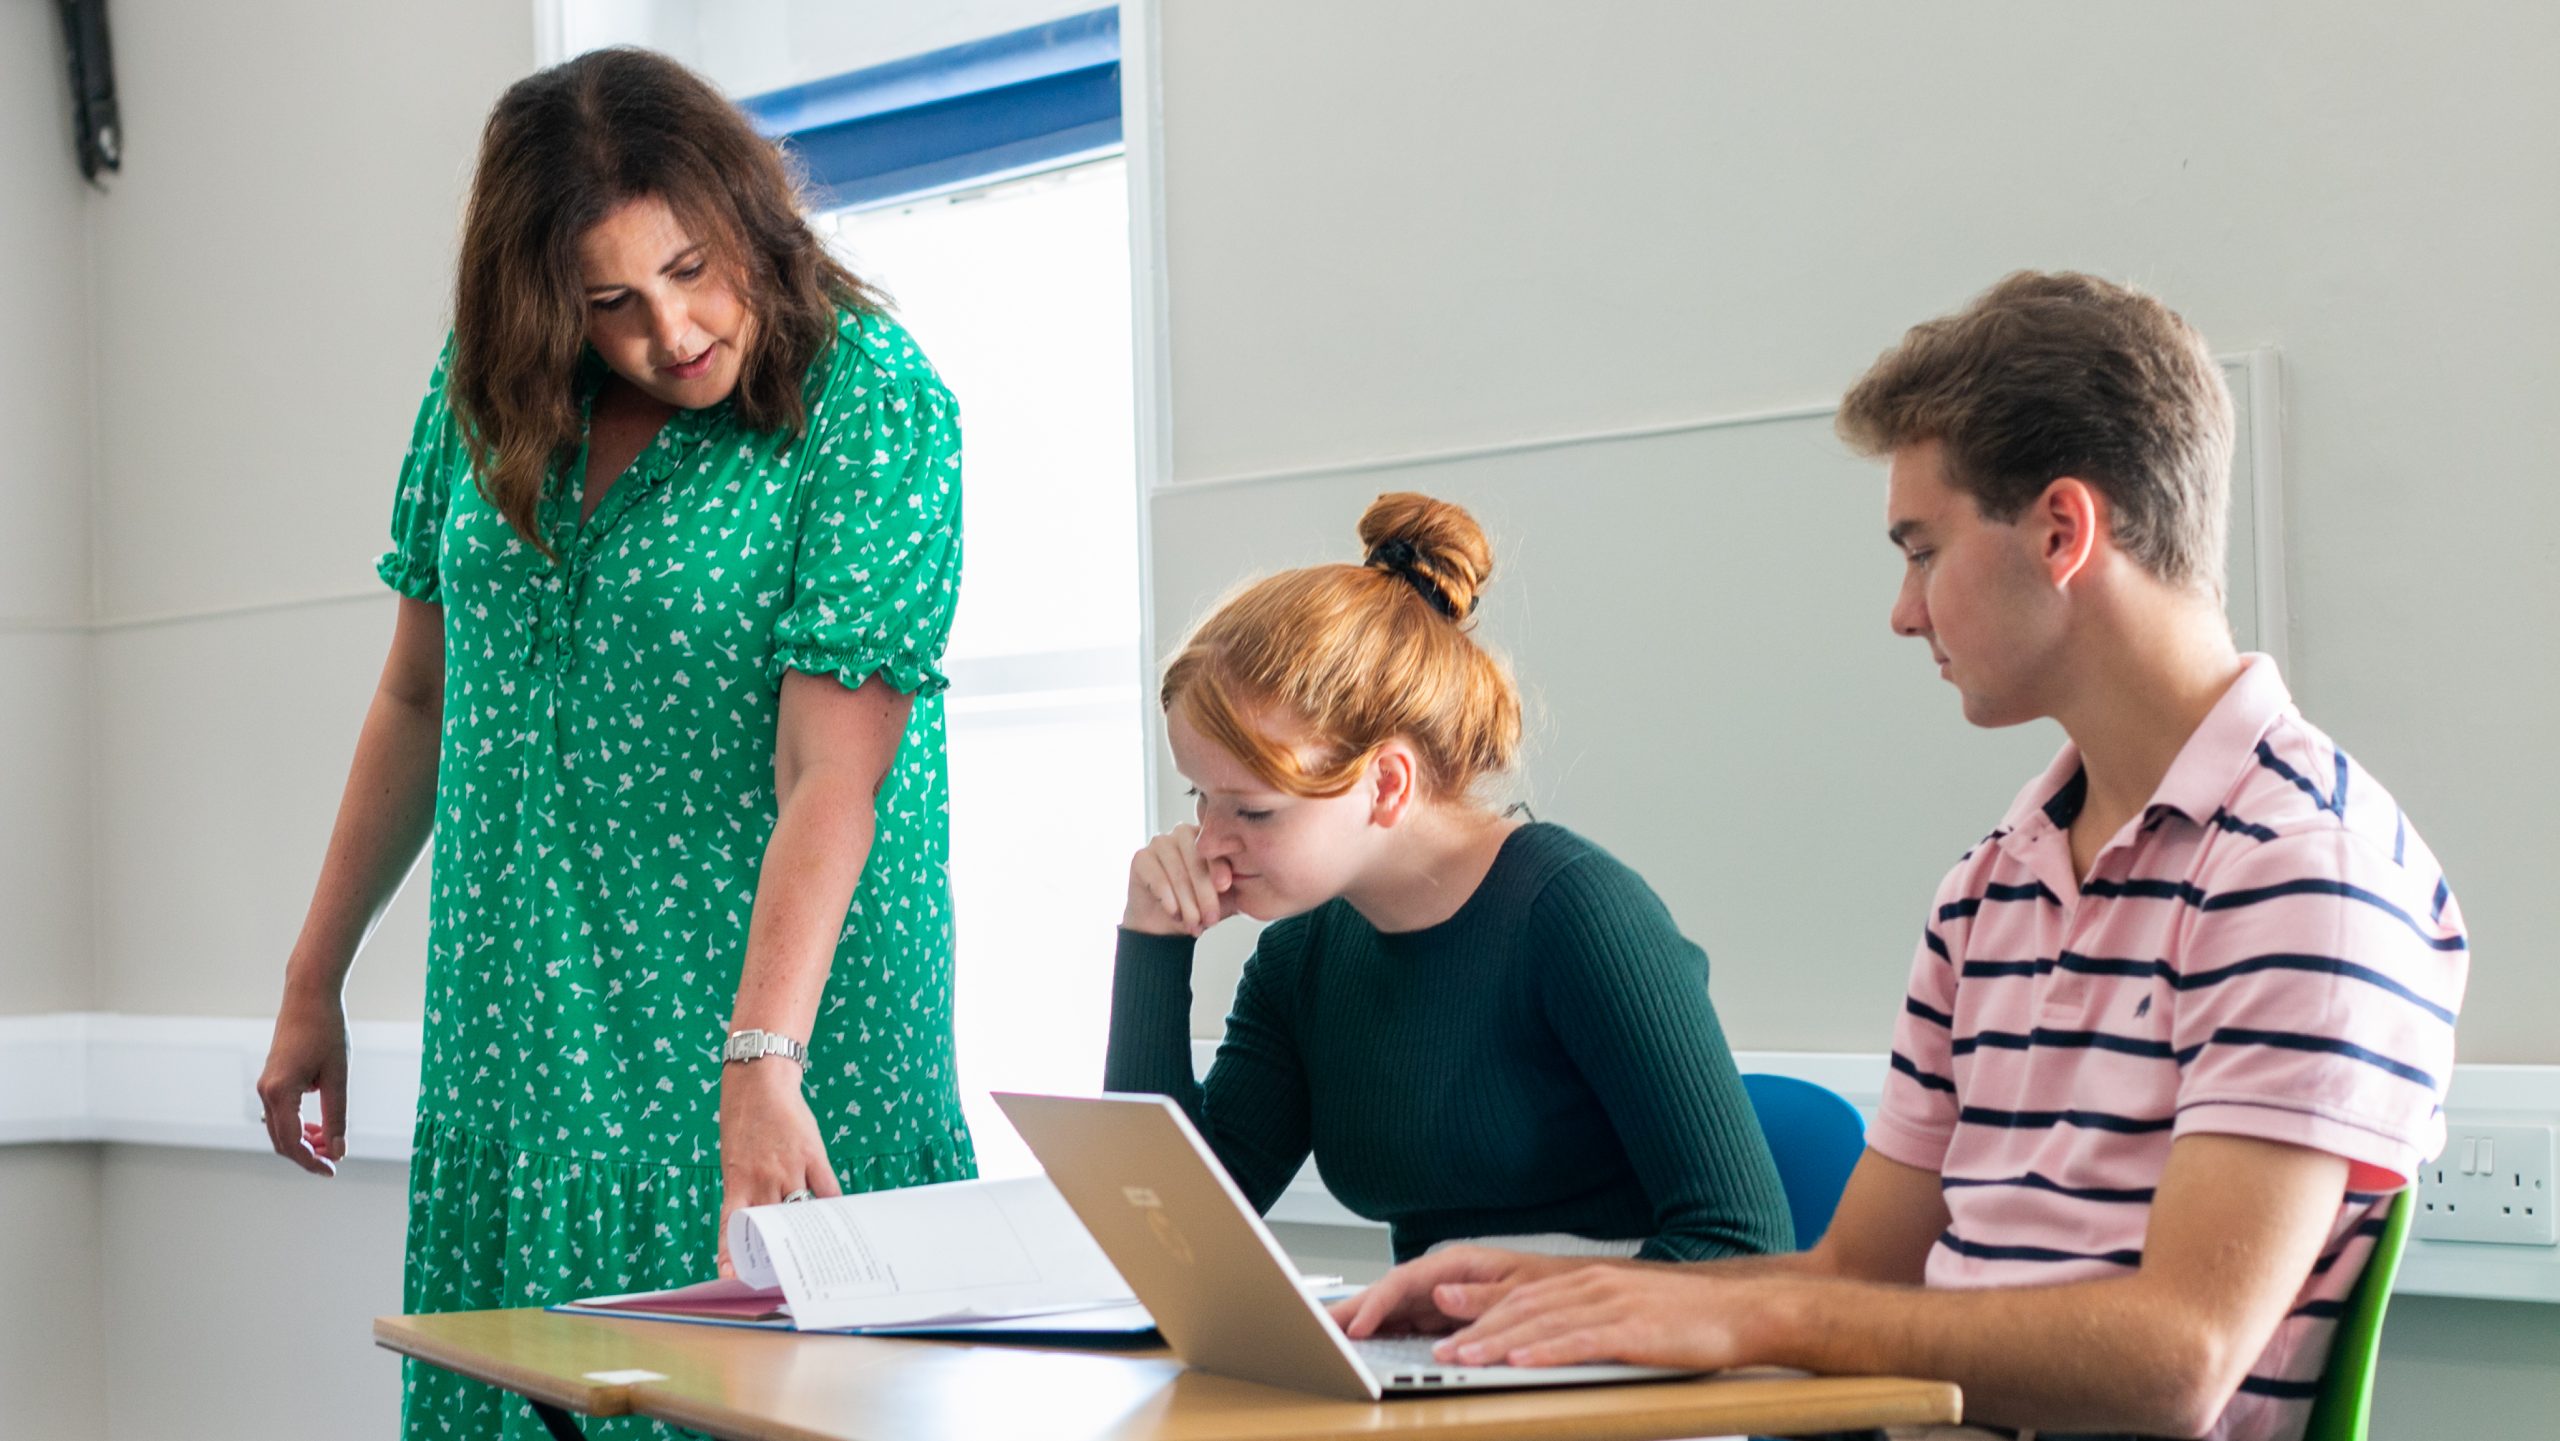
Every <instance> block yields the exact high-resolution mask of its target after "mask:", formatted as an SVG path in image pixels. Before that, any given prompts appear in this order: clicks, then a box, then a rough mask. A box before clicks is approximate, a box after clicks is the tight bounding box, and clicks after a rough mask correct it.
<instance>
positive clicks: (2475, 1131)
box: [2413, 1123, 2560, 1246]
mask: <svg viewBox="0 0 2560 1441" xmlns="http://www.w3.org/2000/svg"><path fill="white" fill-rule="evenodd" d="M2554 1145H2555V1143H2554V1128H2553V1127H2550V1126H2479V1125H2463V1124H2460V1123H2456V1124H2455V1125H2454V1126H2453V1128H2452V1129H2451V1131H2450V1133H2449V1134H2448V1135H2447V1136H2446V1139H2445V1148H2444V1154H2443V1155H2441V1156H2438V1157H2436V1158H2435V1160H2434V1161H2432V1162H2430V1163H2428V1165H2427V1166H2426V1167H2425V1168H2424V1169H2423V1170H2421V1171H2420V1172H2419V1175H2418V1214H2417V1216H2416V1217H2415V1218H2414V1220H2415V1224H2414V1227H2413V1229H2414V1231H2415V1232H2416V1234H2417V1235H2418V1236H2419V1237H2421V1238H2423V1239H2425V1240H2429V1241H2496V1242H2504V1243H2507V1244H2509V1245H2517V1246H2548V1245H2551V1244H2553V1242H2554V1240H2555V1239H2560V1233H2555V1231H2554V1229H2553V1227H2552V1206H2553V1203H2554V1202H2555V1201H2560V1196H2554V1195H2553V1194H2552V1189H2551V1187H2552V1174H2551V1173H2552V1153H2553V1150H2554Z"/></svg>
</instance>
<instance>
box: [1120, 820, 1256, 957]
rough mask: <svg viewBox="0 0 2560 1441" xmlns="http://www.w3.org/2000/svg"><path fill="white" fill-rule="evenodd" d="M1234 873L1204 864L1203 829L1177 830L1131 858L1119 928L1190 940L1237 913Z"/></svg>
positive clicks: (1224, 867) (1221, 864)
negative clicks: (1201, 836)
mask: <svg viewBox="0 0 2560 1441" xmlns="http://www.w3.org/2000/svg"><path fill="white" fill-rule="evenodd" d="M1235 887H1236V874H1235V867H1233V866H1230V865H1228V864H1227V863H1226V862H1225V861H1224V860H1207V859H1203V858H1202V856H1201V854H1200V828H1199V827H1198V826H1191V825H1182V826H1175V827H1174V828H1173V829H1172V830H1169V831H1166V832H1165V833H1164V834H1163V835H1160V836H1158V837H1156V838H1155V839H1154V840H1151V841H1149V842H1147V843H1146V845H1145V846H1143V847H1141V848H1140V849H1139V851H1138V853H1137V854H1136V855H1134V856H1131V857H1130V858H1129V905H1128V908H1127V909H1126V910H1124V911H1123V912H1121V916H1120V924H1121V925H1122V926H1124V927H1126V928H1127V929H1129V930H1133V931H1137V932H1139V933H1141V934H1144V935H1150V936H1192V937H1197V936H1199V935H1200V933H1201V932H1203V931H1206V930H1207V929H1209V928H1210V927H1211V926H1214V925H1216V924H1217V923H1218V922H1220V921H1223V920H1225V919H1226V918H1227V917H1229V916H1232V915H1234V914H1235V913H1236V902H1235Z"/></svg>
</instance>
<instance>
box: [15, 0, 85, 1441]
mask: <svg viewBox="0 0 2560 1441" xmlns="http://www.w3.org/2000/svg"><path fill="white" fill-rule="evenodd" d="M61 24H62V20H61V16H60V14H59V12H58V11H57V9H56V7H54V6H52V5H49V4H44V3H40V0H10V3H8V4H5V5H0V256H5V257H7V262H6V263H5V264H0V315H6V316H7V317H8V318H9V331H10V337H11V338H10V340H9V342H8V343H7V344H5V345H0V437H5V441H0V919H5V922H6V924H5V925H0V1015H13V1014H41V1013H46V1012H53V1011H68V1010H79V1009H83V1008H85V1007H86V1006H87V1005H88V1004H89V998H90V994H91V978H90V969H89V885H88V878H89V844H90V835H91V830H90V825H89V797H88V794H87V780H88V769H89V751H88V745H87V740H86V736H87V719H88V699H89V697H88V691H89V662H88V642H87V637H86V635H85V634H84V633H83V631H82V630H81V622H82V621H84V620H85V619H86V618H87V616H88V611H89V541H90V532H89V514H88V481H89V425H90V414H89V403H88V402H89V384H88V372H89V360H90V350H89V324H88V320H89V316H88V303H89V252H88V244H87V239H86V229H85V226H86V209H85V199H86V197H85V195H84V188H83V186H82V184H81V181H80V172H79V170H78V168H77V166H76V165H75V163H74V160H73V153H72V143H71V119H70V115H71V100H70V86H69V85H68V84H67V83H66V81H65V78H64V65H63V60H62V38H61ZM98 1204H99V1167H98V1158H97V1155H96V1153H95V1151H94V1149H93V1148H90V1147H85V1146H0V1297H5V1298H7V1300H6V1304H0V1436H62V1437H73V1438H85V1437H92V1436H97V1435H99V1434H101V1432H100V1427H101V1424H102V1421H103V1418H104V1398H105V1390H104V1386H103V1383H102V1368H103V1332H102V1329H101V1320H100V1301H101V1293H100V1288H99V1278H98V1271H97V1256H98V1225H97V1215H98Z"/></svg>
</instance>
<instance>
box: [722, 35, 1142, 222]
mask: <svg viewBox="0 0 2560 1441" xmlns="http://www.w3.org/2000/svg"><path fill="white" fill-rule="evenodd" d="M738 104H739V108H741V109H743V110H745V111H746V112H747V116H748V118H749V119H751V120H753V121H754V122H755V125H756V128H757V129H758V130H761V131H762V132H764V133H765V134H767V135H770V136H773V137H774V138H776V139H779V140H784V141H787V142H789V143H790V145H791V146H792V147H793V148H794V149H796V150H798V151H799V153H800V156H801V158H802V160H803V161H804V162H805V163H806V164H807V166H808V168H809V178H810V180H811V182H812V183H813V184H814V185H816V187H817V188H818V189H819V191H820V196H819V198H820V199H821V200H822V201H823V202H825V203H827V204H829V205H832V206H845V205H862V204H867V203H872V202H877V201H883V200H894V199H897V198H898V197H900V196H906V195H920V194H924V193H927V192H930V191H934V190H944V189H949V188H951V187H953V186H958V185H966V184H970V183H972V182H975V181H980V180H985V179H987V178H989V177H992V176H997V175H1002V174H1006V173H1008V172H1017V171H1023V170H1032V169H1038V168H1040V167H1042V166H1045V165H1052V164H1055V163H1057V162H1059V161H1062V160H1065V159H1068V158H1070V157H1073V156H1077V155H1085V154H1092V153H1097V152H1101V151H1106V150H1109V149H1112V148H1114V147H1116V146H1118V145H1119V143H1120V11H1119V9H1118V7H1117V6H1114V7H1112V8H1109V9H1103V10H1093V11H1088V12H1086V13H1084V14H1082V15H1070V16H1068V17H1066V18H1065V19H1063V20H1053V21H1050V22H1049V23H1048V24H1046V25H1034V26H1032V27H1030V28H1029V29H1025V30H1014V31H1010V32H1007V33H1006V34H1002V35H994V36H989V37H988V38H986V39H984V40H974V41H971V42H970V43H968V44H966V45H954V46H952V47H951V48H949V49H947V50H934V51H928V52H927V53H925V54H922V55H913V56H909V57H908V58H906V59H904V60H893V61H891V62H890V63H888V64H886V65H875V66H873V67H871V68H870V69H867V70H855V71H850V72H848V73H846V74H843V75H836V76H831V77H829V78H828V79H825V80H816V81H812V82H810V83H809V84H806V85H794V86H792V87H790V88H789V89H786V90H774V91H768V92H767V93H765V94H762V95H753V96H749V97H748V98H746V99H744V100H741V101H739V102H738Z"/></svg>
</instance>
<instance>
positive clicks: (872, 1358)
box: [373, 1310, 1962, 1441]
mask: <svg viewBox="0 0 2560 1441" xmlns="http://www.w3.org/2000/svg"><path fill="white" fill-rule="evenodd" d="M373 1336H374V1341H375V1342H376V1344H378V1345H381V1346H383V1347H385V1348H386V1349H389V1350H392V1351H397V1352H399V1353H400V1354H402V1355H404V1356H414V1357H416V1358H417V1359H419V1360H421V1361H425V1362H428V1363H430V1364H433V1365H437V1366H441V1367H444V1368H445V1369H446V1370H449V1371H455V1372H459V1373H460V1374H462V1375H465V1376H469V1377H472V1378H474V1379H476V1380H481V1381H487V1382H490V1383H491V1384H493V1385H496V1386H499V1387H502V1388H504V1389H506V1390H509V1391H513V1392H516V1393H518V1394H519V1395H523V1396H526V1397H528V1398H530V1399H532V1400H533V1401H534V1402H535V1403H536V1404H537V1409H545V1408H547V1409H548V1410H549V1412H550V1414H548V1415H546V1416H545V1417H544V1419H545V1421H546V1422H549V1423H550V1424H552V1426H553V1428H554V1430H555V1432H560V1431H562V1428H564V1427H566V1426H567V1424H568V1423H567V1422H566V1420H565V1418H564V1417H562V1416H561V1415H560V1413H561V1412H579V1413H582V1414H585V1415H589V1416H620V1415H638V1416H650V1417H654V1418H656V1419H658V1420H661V1421H670V1422H673V1423H675V1424H676V1425H679V1426H689V1427H692V1428H693V1429H695V1430H697V1431H707V1432H709V1433H711V1434H712V1435H714V1436H719V1437H723V1438H727V1441H1027V1438H1039V1441H1334V1438H1344V1441H1348V1438H1354V1437H1358V1438H1377V1437H1382V1436H1413V1435H1416V1434H1417V1433H1428V1436H1429V1441H1555V1438H1558V1437H1572V1438H1575V1441H1666V1438H1671V1437H1682V1436H1713V1435H1722V1434H1726V1433H1730V1432H1740V1431H1753V1432H1760V1433H1764V1434H1780V1435H1784V1434H1788V1433H1803V1432H1813V1431H1834V1430H1845V1429H1850V1428H1854V1427H1865V1426H1886V1425H1903V1424H1924V1423H1930V1422H1952V1421H1956V1420H1958V1419H1960V1413H1961V1410H1962V1404H1961V1401H1960V1399H1959V1397H1958V1395H1957V1392H1956V1388H1955V1387H1953V1386H1951V1385H1948V1384H1946V1383H1944V1382H1937V1381H1907V1380H1902V1379H1899V1378H1895V1377H1887V1376H1845V1377H1793V1376H1775V1375H1756V1376H1755V1375H1739V1376H1722V1377H1712V1378H1706V1379H1701V1380H1695V1381H1661V1382H1646V1383H1639V1384H1634V1385H1626V1386H1585V1387H1559V1388H1555V1389H1552V1390H1538V1391H1496V1392H1480V1393H1477V1394H1474V1395H1442V1396H1425V1397H1414V1398H1410V1399H1398V1400H1390V1401H1383V1402H1378V1403H1374V1404H1371V1403H1355V1402H1345V1401H1334V1400H1330V1399H1327V1398H1325V1397H1321V1396H1310V1395H1306V1394H1304V1393H1302V1392H1297V1391H1285V1390H1280V1389H1276V1388H1274V1387H1270V1386H1263V1385H1258V1384H1255V1383H1253V1382H1250V1381H1236V1380H1230V1379H1228V1378H1226V1377H1223V1376H1213V1375H1210V1374H1209V1373H1207V1372H1205V1371H1193V1370H1189V1369H1186V1368H1185V1367H1184V1366H1183V1364H1182V1363H1181V1362H1180V1361H1178V1360H1176V1359H1174V1356H1173V1354H1172V1353H1171V1352H1169V1351H1166V1350H1163V1349H1162V1348H1160V1347H1144V1348H1137V1349H1126V1348H1124V1349H1109V1350H1106V1349H1084V1348H1077V1349H1066V1348H1058V1347H1034V1346H998V1345H989V1344H983V1343H978V1342H962V1341H891V1340H874V1339H868V1338H857V1337H851V1336H795V1335H789V1334H782V1333H776V1332H771V1331H753V1330H742V1329H730V1328H724V1327H717V1326H685V1325H677V1324H671V1323H668V1322H663V1321H620V1320H607V1319H603V1318H599V1317H589V1316H561V1315H556V1314H553V1313H551V1312H548V1311H539V1310H523V1311H456V1312H451V1313H447V1314H444V1315H438V1316H384V1317H382V1318H380V1319H378V1320H376V1321H375V1322H374V1323H373ZM614 1371H653V1372H656V1373H658V1374H659V1375H661V1376H663V1377H664V1378H665V1379H663V1380H636V1381H610V1380H608V1381H598V1380H594V1379H591V1373H594V1372H614ZM564 1434H570V1435H574V1434H575V1432H574V1430H568V1431H566V1432H565V1433H564Z"/></svg>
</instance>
